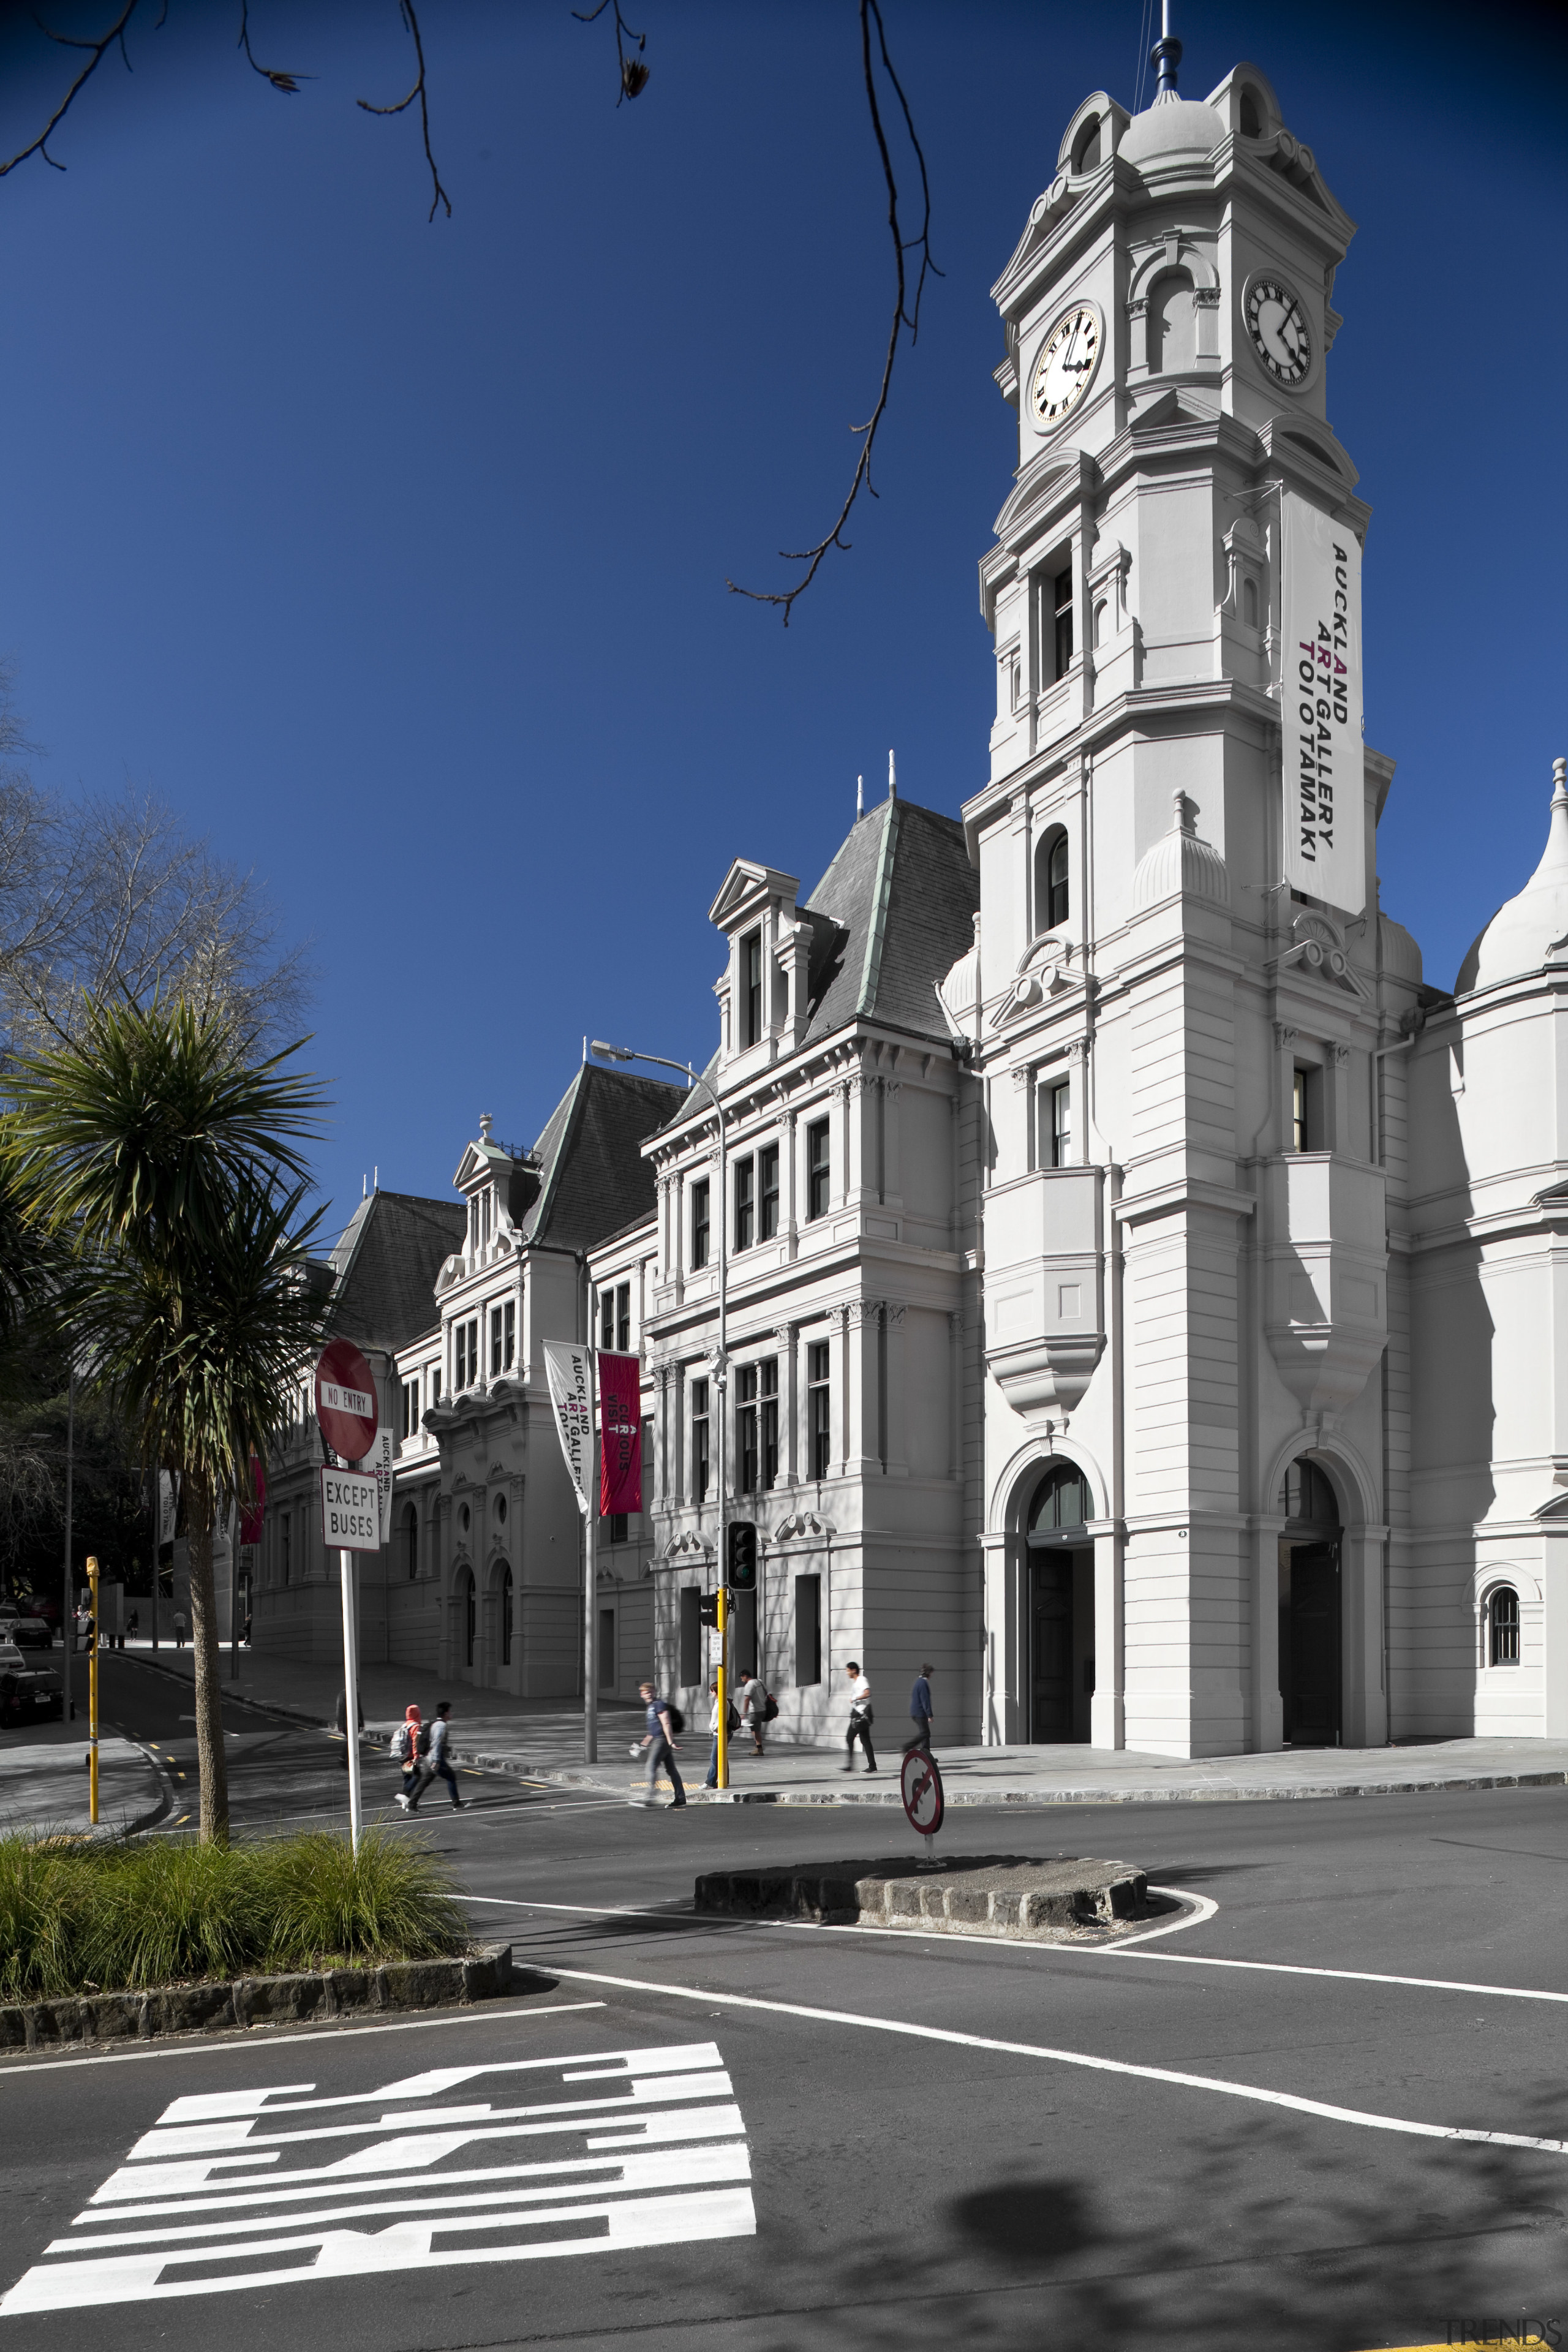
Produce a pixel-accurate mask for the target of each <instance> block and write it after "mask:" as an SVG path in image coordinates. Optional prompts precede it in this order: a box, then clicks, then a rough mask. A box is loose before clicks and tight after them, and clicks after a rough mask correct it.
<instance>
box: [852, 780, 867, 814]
mask: <svg viewBox="0 0 1568 2352" xmlns="http://www.w3.org/2000/svg"><path fill="white" fill-rule="evenodd" d="M865 814H866V779H865V777H864V776H857V777H856V779H855V822H856V824H859V822H860V820H861V818H862V817H863V816H864V815H865Z"/></svg>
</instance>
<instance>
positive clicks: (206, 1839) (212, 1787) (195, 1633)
mask: <svg viewBox="0 0 1568 2352" xmlns="http://www.w3.org/2000/svg"><path fill="white" fill-rule="evenodd" d="M185 1528H186V1533H187V1534H188V1535H189V1537H190V1545H191V1642H192V1647H193V1649H194V1651H195V1715H196V1771H197V1773H198V1775H199V1777H200V1782H201V1790H200V1801H201V1816H200V1820H201V1839H202V1843H203V1844H204V1845H226V1844H227V1843H228V1768H227V1766H226V1763H225V1761H224V1753H223V1701H222V1695H221V1691H220V1688H219V1685H218V1664H219V1656H218V1649H219V1644H218V1633H217V1605H216V1601H215V1600H214V1597H213V1500H212V1496H210V1495H209V1494H207V1493H206V1492H205V1489H204V1488H202V1487H200V1486H197V1485H196V1484H195V1480H192V1481H191V1483H190V1486H189V1487H188V1489H187V1496H186V1504H185Z"/></svg>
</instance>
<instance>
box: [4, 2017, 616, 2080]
mask: <svg viewBox="0 0 1568 2352" xmlns="http://www.w3.org/2000/svg"><path fill="white" fill-rule="evenodd" d="M607 2007H608V2003H607V2002H605V2001H602V2000H564V2001H557V2002H556V2003H555V2004H554V2006H553V2007H552V2008H550V2009H503V2008H502V2007H500V2004H499V2003H498V2004H497V2005H496V2006H495V2007H494V2008H493V2009H492V2008H490V2007H489V2004H487V2005H486V2007H485V2008H483V2009H464V2010H459V2011H458V2012H457V2013H456V2015H449V2016H447V2017H407V2018H399V2019H398V2021H397V2022H396V2023H395V2024H394V2025H345V2026H342V2027H340V2028H336V2029H334V2027H333V2026H332V2025H331V2022H330V2021H326V2020H323V2021H322V2022H321V2024H320V2025H318V2026H317V2027H316V2029H315V2031H314V2032H311V2033H265V2034H263V2033H261V2032H257V2033H255V2035H254V2038H253V2036H252V2035H251V2034H250V2033H247V2034H246V2036H245V2037H244V2039H243V2040H240V2039H236V2040H235V2041H233V2042H226V2041H225V2042H220V2041H217V2040H216V2039H214V2040H212V2041H207V2040H206V2039H205V2037H204V2038H203V2039H202V2040H201V2041H183V2042H171V2043H170V2045H169V2047H168V2048H167V2049H166V2050H116V2051H115V2052H113V2053H112V2054H111V2055H110V2056H109V2057H106V2058H40V2059H39V2060H38V2062H37V2065H33V2066H29V2065H26V2064H25V2063H24V2064H20V2065H12V2066H8V2067H7V2066H0V2083H3V2082H5V2079H6V2077H7V2075H9V2077H10V2079H11V2081H12V2082H14V2083H16V2082H24V2081H26V2078H27V2077H28V2076H29V2075H31V2074H58V2073H59V2072H60V2070H61V2069H62V2068H63V2067H67V2066H69V2067H73V2068H74V2067H77V2066H139V2065H142V2064H144V2063H145V2062H146V2061H147V2060H148V2059H149V2058H216V2057H226V2056H227V2055H228V2054H229V2053H232V2052H234V2051H236V2050H254V2049H255V2048H256V2047H257V2044H258V2042H262V2043H264V2046H265V2047H266V2048H267V2049H268V2050H276V2049H279V2048H281V2046H282V2045H283V2043H284V2042H320V2041H321V2040H322V2039H323V2037H324V2036H326V2035H329V2034H330V2035H331V2037H332V2039H333V2040H334V2041H339V2042H352V2041H353V2040H355V2039H357V2037H358V2036H359V2035H360V2034H362V2033H426V2032H429V2030H430V2028H431V2027H432V2026H435V2025H485V2024H490V2025H494V2024H495V2023H496V2022H497V2021H498V2020H500V2019H502V2018H510V2019H512V2020H514V2021H517V2022H519V2023H521V2022H522V2021H524V2020H526V2019H531V2018H535V2017H574V2016H575V2015H576V2013H577V2011H579V2010H584V2009H605V2008H607Z"/></svg>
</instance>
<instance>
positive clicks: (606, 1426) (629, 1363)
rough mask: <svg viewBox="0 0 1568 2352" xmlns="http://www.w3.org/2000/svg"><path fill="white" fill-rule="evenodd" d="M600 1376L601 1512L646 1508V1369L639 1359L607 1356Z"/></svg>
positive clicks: (602, 1356)
mask: <svg viewBox="0 0 1568 2352" xmlns="http://www.w3.org/2000/svg"><path fill="white" fill-rule="evenodd" d="M597 1363H598V1372H599V1511H600V1515H601V1517H604V1518H606V1519H607V1518H608V1517H609V1516H610V1513H611V1512H612V1511H640V1510H641V1508H642V1368H641V1366H640V1365H639V1364H638V1362H637V1358H636V1357H635V1356H607V1355H606V1354H605V1350H604V1349H602V1348H601V1349H600V1350H599V1353H598V1358H597Z"/></svg>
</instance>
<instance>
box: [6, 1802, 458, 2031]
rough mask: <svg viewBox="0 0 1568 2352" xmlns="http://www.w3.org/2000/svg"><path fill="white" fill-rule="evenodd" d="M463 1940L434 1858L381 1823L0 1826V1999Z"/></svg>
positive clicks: (338, 1963)
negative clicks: (114, 1835)
mask: <svg viewBox="0 0 1568 2352" xmlns="http://www.w3.org/2000/svg"><path fill="white" fill-rule="evenodd" d="M467 1940H468V1936H467V1926H466V1922H465V1920H464V1918H463V1915H462V1912H461V1910H460V1908H459V1906H458V1902H457V1900H456V1897H455V1895H454V1892H453V1882H452V1877H451V1874H450V1872H449V1871H448V1870H447V1866H446V1864H444V1863H442V1862H441V1861H440V1859H439V1858H438V1857H437V1855H436V1854H434V1853H431V1852H430V1851H429V1850H428V1848H427V1847H425V1846H422V1845H419V1844H417V1843H415V1842H414V1841H412V1840H410V1839H408V1838H406V1837H394V1836H392V1835H390V1834H389V1833H388V1832H385V1831H384V1830H371V1831H368V1832H366V1833H365V1835H364V1836H363V1837H362V1839H361V1840H360V1849H359V1852H358V1853H357V1854H356V1853H354V1852H353V1848H352V1846H351V1844H350V1843H349V1841H348V1839H347V1838H346V1837H341V1836H338V1835H337V1834H336V1833H335V1832H332V1831H330V1830H310V1831H306V1832H302V1833H300V1834H296V1835H291V1836H286V1837H285V1836H279V1837H275V1838H267V1839H262V1840H260V1841H258V1843H256V1844H253V1845H227V1846H223V1845H199V1844H197V1843H196V1842H195V1839H185V1838H151V1837H149V1838H132V1839H129V1840H127V1841H125V1842H124V1843H118V1844H111V1843H107V1842H105V1843H80V1844H78V1843H73V1842H72V1841H70V1840H69V1839H66V1838H35V1837H31V1836H27V1835H24V1834H20V1833H13V1834H9V1835H4V1836H0V2000H32V1999H37V1998H40V1997H41V1998H43V1999H46V2000H47V1999H49V1998H51V1997H57V1996H62V1995H66V1994H69V1993H79V1992H119V1991H134V1990H142V1989H143V1988H145V1987H148V1986H151V1985H160V1984H169V1983H173V1982H176V1981H179V1980H181V1979H192V1978H220V1979H221V1978H226V1977H234V1976H242V1975H247V1974H251V1975H255V1974H266V1973H272V1972H275V1971H277V1972H285V1971H290V1970H294V1969H319V1968H344V1967H348V1968H352V1967H355V1966H361V1967H363V1966H371V1965H374V1963H376V1962H378V1961H381V1960H413V1959H428V1958H435V1957H437V1956H438V1955H440V1954H443V1953H448V1952H453V1951H459V1950H461V1949H462V1948H463V1946H464V1945H465V1944H466V1942H467Z"/></svg>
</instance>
